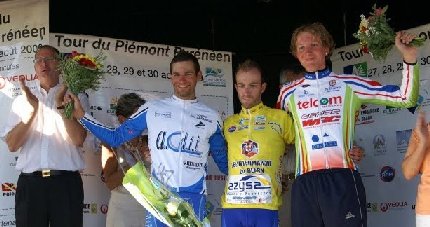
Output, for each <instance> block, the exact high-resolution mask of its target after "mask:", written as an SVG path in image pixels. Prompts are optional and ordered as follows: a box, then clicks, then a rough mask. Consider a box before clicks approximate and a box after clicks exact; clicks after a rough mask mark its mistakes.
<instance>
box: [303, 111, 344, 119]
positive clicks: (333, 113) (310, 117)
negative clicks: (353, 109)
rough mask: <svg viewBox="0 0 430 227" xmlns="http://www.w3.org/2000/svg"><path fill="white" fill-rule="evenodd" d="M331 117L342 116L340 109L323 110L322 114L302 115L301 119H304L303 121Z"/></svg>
mask: <svg viewBox="0 0 430 227" xmlns="http://www.w3.org/2000/svg"><path fill="white" fill-rule="evenodd" d="M329 115H340V109H328V110H323V111H320V112H314V113H304V114H302V117H301V119H303V120H305V119H313V118H318V117H321V116H329Z"/></svg>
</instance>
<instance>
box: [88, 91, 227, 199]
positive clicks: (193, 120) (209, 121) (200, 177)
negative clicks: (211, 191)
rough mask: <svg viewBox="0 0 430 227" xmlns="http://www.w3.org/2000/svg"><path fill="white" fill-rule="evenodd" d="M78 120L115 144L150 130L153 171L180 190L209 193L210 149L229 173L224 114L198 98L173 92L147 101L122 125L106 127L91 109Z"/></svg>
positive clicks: (159, 177)
mask: <svg viewBox="0 0 430 227" xmlns="http://www.w3.org/2000/svg"><path fill="white" fill-rule="evenodd" d="M80 122H81V124H82V125H83V126H84V127H85V128H86V129H88V130H89V131H91V132H92V133H93V134H94V135H95V136H96V137H97V138H99V139H100V140H101V141H103V142H105V143H106V144H108V145H110V146H112V147H117V146H119V145H121V144H122V143H124V142H126V141H128V140H130V139H132V138H134V137H136V136H138V135H140V134H141V133H142V132H143V131H144V130H145V129H148V145H149V148H150V151H151V162H152V164H151V172H152V175H154V176H156V178H157V179H159V180H160V181H161V182H163V183H164V184H165V185H166V186H168V187H170V188H171V189H172V190H174V191H176V192H191V193H199V194H203V193H205V192H206V180H205V177H206V175H207V157H208V155H209V151H210V152H211V155H212V157H213V159H214V160H215V163H216V164H217V166H218V168H219V169H220V171H221V172H223V173H224V174H227V152H226V146H225V141H224V137H223V135H222V130H221V128H222V122H221V119H220V117H219V115H218V113H217V112H216V111H214V110H212V109H211V108H209V107H208V106H206V105H205V104H203V103H201V102H199V101H198V100H197V99H195V100H182V99H179V98H178V97H176V96H172V97H169V98H165V99H161V100H154V101H150V102H147V103H146V104H145V105H143V106H141V107H140V108H139V109H138V110H137V111H136V113H135V114H133V115H132V116H131V117H130V118H129V119H128V120H127V121H125V122H124V123H123V124H121V125H120V126H119V127H118V128H109V127H107V126H104V125H102V124H100V123H99V122H97V121H96V120H95V119H94V118H92V117H91V116H90V115H89V114H88V113H87V114H85V116H84V117H83V118H82V119H80Z"/></svg>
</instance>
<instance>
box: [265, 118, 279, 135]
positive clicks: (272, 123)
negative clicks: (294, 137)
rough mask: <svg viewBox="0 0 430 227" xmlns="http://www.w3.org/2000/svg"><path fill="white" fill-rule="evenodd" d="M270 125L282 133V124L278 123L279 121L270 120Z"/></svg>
mask: <svg viewBox="0 0 430 227" xmlns="http://www.w3.org/2000/svg"><path fill="white" fill-rule="evenodd" d="M268 125H269V126H270V128H271V129H273V130H274V131H275V132H277V133H279V134H281V131H282V130H281V126H280V125H279V124H278V123H277V122H272V121H270V122H269V123H268Z"/></svg>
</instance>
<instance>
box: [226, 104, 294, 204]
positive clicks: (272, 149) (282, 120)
mask: <svg viewBox="0 0 430 227" xmlns="http://www.w3.org/2000/svg"><path fill="white" fill-rule="evenodd" d="M224 136H225V139H226V141H227V147H228V177H227V181H226V186H225V190H224V195H223V196H222V198H221V203H222V207H223V208H258V209H269V210H278V209H279V207H280V206H281V204H282V198H281V192H282V188H281V187H282V185H281V161H282V157H283V155H284V153H285V144H291V143H293V141H294V139H295V133H294V125H293V123H292V119H291V117H290V115H289V114H288V113H287V112H285V111H283V110H279V109H273V108H269V107H267V106H265V105H264V104H263V103H260V104H258V105H257V106H254V107H252V108H250V109H245V108H242V110H241V112H240V113H239V114H234V115H232V116H230V117H228V118H227V119H226V120H225V121H224Z"/></svg>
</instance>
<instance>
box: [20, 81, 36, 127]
mask: <svg viewBox="0 0 430 227" xmlns="http://www.w3.org/2000/svg"><path fill="white" fill-rule="evenodd" d="M19 84H20V85H21V91H22V94H23V95H24V96H25V98H26V99H27V102H28V104H30V106H31V108H32V111H31V112H30V113H28V114H26V115H24V117H23V118H22V122H23V123H24V124H27V123H28V122H29V121H30V119H31V117H32V116H33V115H34V114H35V113H36V112H37V110H38V108H39V99H38V98H37V97H36V96H35V95H34V94H33V93H32V92H31V91H30V88H28V86H27V85H26V84H25V80H20V81H19Z"/></svg>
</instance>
